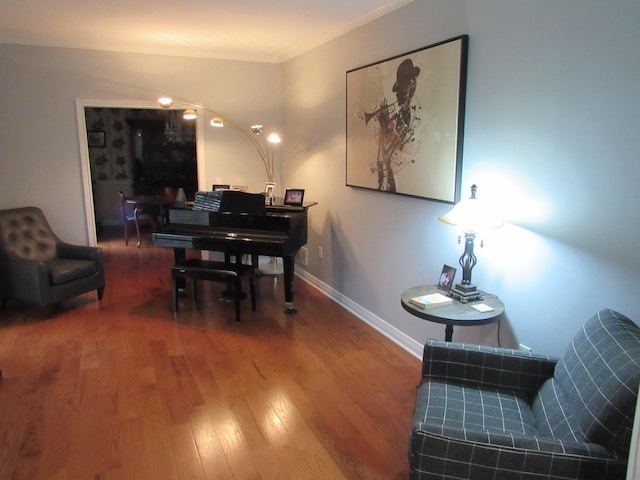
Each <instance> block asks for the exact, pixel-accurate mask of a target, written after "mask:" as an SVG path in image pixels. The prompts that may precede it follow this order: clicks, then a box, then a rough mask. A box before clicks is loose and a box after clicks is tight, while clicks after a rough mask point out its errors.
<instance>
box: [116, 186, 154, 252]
mask: <svg viewBox="0 0 640 480" xmlns="http://www.w3.org/2000/svg"><path fill="white" fill-rule="evenodd" d="M119 196H120V212H121V214H122V222H123V224H124V244H125V245H129V228H130V227H131V225H134V226H135V229H136V237H137V240H138V243H137V245H136V246H137V247H140V246H141V245H142V240H141V237H140V226H141V225H151V228H153V229H154V230H155V229H156V217H155V212H153V211H151V212H147V211H145V209H144V207H143V206H141V205H138V204H137V203H135V202H134V201H127V198H126V197H125V195H124V193H123V192H120V193H119Z"/></svg>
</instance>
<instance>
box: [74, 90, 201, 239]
mask: <svg viewBox="0 0 640 480" xmlns="http://www.w3.org/2000/svg"><path fill="white" fill-rule="evenodd" d="M85 107H89V108H91V107H96V108H129V109H136V108H139V109H143V110H163V108H162V107H160V106H159V105H158V104H157V103H155V102H149V101H146V102H142V101H136V100H99V99H84V98H78V99H76V116H77V119H78V140H79V145H80V167H81V170H82V190H83V192H84V213H85V220H86V225H87V239H88V241H89V245H91V246H94V247H95V246H96V245H97V244H98V238H97V235H96V218H95V214H94V210H95V205H94V203H93V186H92V184H91V162H90V159H89V142H88V140H87V121H86V117H85V114H84V109H85ZM199 113H201V112H199ZM205 164H206V162H205V161H204V120H203V115H198V118H197V120H196V165H197V170H198V188H200V186H201V185H204V184H205V179H206V178H207V176H206V172H205Z"/></svg>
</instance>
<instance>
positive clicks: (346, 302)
mask: <svg viewBox="0 0 640 480" xmlns="http://www.w3.org/2000/svg"><path fill="white" fill-rule="evenodd" d="M296 276H298V277H300V278H301V279H302V280H304V281H305V282H307V283H308V284H310V285H312V286H314V287H315V288H317V289H318V290H319V291H320V292H322V293H323V294H325V295H326V296H327V297H329V298H330V299H332V300H333V301H334V302H336V303H337V304H339V305H340V306H342V307H343V308H345V309H346V310H347V311H349V312H351V313H352V314H354V315H355V316H356V317H358V318H359V319H360V320H362V321H363V322H364V323H366V324H367V325H369V326H371V327H372V328H374V329H376V330H377V331H378V332H380V333H381V334H383V335H384V336H385V337H387V338H388V339H389V340H391V341H392V342H394V343H395V344H397V345H399V346H400V347H402V348H403V349H404V350H406V351H407V352H409V353H410V354H412V355H413V356H414V357H416V358H418V359H420V360H421V359H422V350H423V347H424V346H423V345H422V344H420V343H419V342H416V341H415V340H414V339H413V338H411V337H409V336H408V335H406V334H404V333H403V332H401V331H400V330H398V329H397V328H396V327H394V326H393V325H391V324H390V323H388V322H386V321H385V320H383V319H382V318H380V317H378V316H377V315H374V314H373V313H371V312H370V311H369V310H367V309H365V308H363V307H362V306H360V305H358V304H357V303H355V302H354V301H353V300H351V299H350V298H347V297H345V296H344V295H343V294H341V293H340V292H338V291H337V290H335V289H333V288H332V287H331V286H329V285H327V284H326V283H324V282H322V281H321V280H319V279H318V278H316V277H314V276H313V275H311V274H309V272H307V271H306V270H303V269H302V268H298V269H296Z"/></svg>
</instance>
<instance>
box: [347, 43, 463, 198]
mask: <svg viewBox="0 0 640 480" xmlns="http://www.w3.org/2000/svg"><path fill="white" fill-rule="evenodd" d="M468 43H469V38H468V36H467V35H461V36H458V37H454V38H451V39H448V40H445V41H442V42H439V43H436V44H433V45H429V46H427V47H423V48H421V49H418V50H414V51H411V52H408V53H405V54H402V55H398V56H395V57H391V58H388V59H386V60H382V61H380V62H377V63H372V64H370V65H366V66H364V67H359V68H356V69H353V70H349V71H348V72H347V74H346V82H347V105H346V116H347V129H346V130H347V139H346V140H347V155H346V156H347V158H346V185H347V186H351V187H360V188H366V189H371V190H378V191H382V192H388V193H395V194H400V195H407V196H411V197H419V198H425V199H428V200H433V201H438V202H443V203H450V204H454V203H457V202H458V201H459V200H460V184H461V178H462V146H463V138H464V112H465V97H466V83H467V57H468Z"/></svg>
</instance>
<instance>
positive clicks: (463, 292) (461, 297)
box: [449, 283, 482, 303]
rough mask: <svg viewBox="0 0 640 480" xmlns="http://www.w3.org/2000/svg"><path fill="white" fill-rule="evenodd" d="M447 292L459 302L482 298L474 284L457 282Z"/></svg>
mask: <svg viewBox="0 0 640 480" xmlns="http://www.w3.org/2000/svg"><path fill="white" fill-rule="evenodd" d="M449 293H450V295H451V296H452V297H453V298H455V299H456V300H458V301H459V302H460V303H469V302H473V301H475V300H482V294H481V293H480V292H479V291H478V290H477V289H476V286H475V285H463V284H462V283H457V284H456V285H455V286H454V287H453V288H452V289H451V290H450V292H449Z"/></svg>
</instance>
